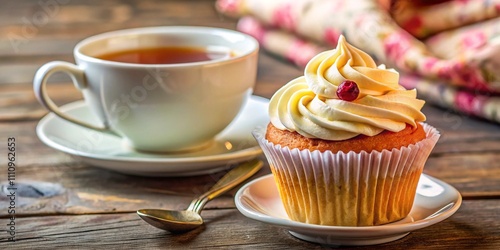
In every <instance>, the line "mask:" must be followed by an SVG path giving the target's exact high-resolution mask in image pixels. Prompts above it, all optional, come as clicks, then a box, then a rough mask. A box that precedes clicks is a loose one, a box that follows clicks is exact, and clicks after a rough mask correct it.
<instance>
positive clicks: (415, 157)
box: [254, 124, 440, 226]
mask: <svg viewBox="0 0 500 250" xmlns="http://www.w3.org/2000/svg"><path fill="white" fill-rule="evenodd" d="M422 125H423V127H424V130H425V132H426V135H427V137H426V138H425V139H424V140H422V141H420V142H418V143H416V144H413V145H409V146H407V147H402V148H400V149H392V150H390V151H389V150H383V151H382V152H379V151H372V152H370V153H367V152H364V151H363V152H361V153H355V152H349V153H343V152H339V153H332V152H330V151H325V152H320V151H318V150H316V151H309V150H298V149H290V148H288V147H281V146H280V145H275V144H273V143H271V142H269V141H267V140H266V139H265V128H262V129H258V130H256V131H255V132H254V136H255V138H256V139H257V141H258V143H259V144H260V146H261V147H262V150H263V152H264V154H265V156H266V158H267V159H268V161H269V164H270V166H271V170H272V172H273V175H274V179H275V181H276V184H277V186H278V189H279V192H280V196H281V200H282V202H283V205H284V207H285V210H286V212H287V214H288V216H289V217H290V219H292V220H295V221H300V222H305V223H311V224H319V225H335V226H371V225H380V224H385V223H389V222H393V221H397V220H400V219H402V218H404V217H406V216H407V215H408V213H409V212H410V210H411V207H412V205H413V200H414V197H415V193H416V188H417V184H418V181H419V178H420V175H421V173H422V171H423V168H424V164H425V162H426V161H427V158H428V157H429V154H430V152H431V151H432V149H433V148H434V146H435V145H436V143H437V141H438V139H439V136H440V135H439V132H438V131H437V130H436V129H435V128H433V127H432V126H430V125H428V124H422Z"/></svg>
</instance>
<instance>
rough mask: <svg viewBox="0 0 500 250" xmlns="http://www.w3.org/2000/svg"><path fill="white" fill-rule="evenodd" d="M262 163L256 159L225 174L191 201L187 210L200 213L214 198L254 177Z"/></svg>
mask: <svg viewBox="0 0 500 250" xmlns="http://www.w3.org/2000/svg"><path fill="white" fill-rule="evenodd" d="M262 165H263V162H262V161H261V160H258V159H253V160H251V161H248V162H245V163H242V164H240V165H239V166H237V167H235V168H233V169H231V171H229V172H228V173H227V174H225V175H224V176H223V177H222V178H221V179H220V180H219V181H217V183H215V185H214V186H213V187H212V188H210V190H208V191H207V192H206V193H204V194H202V195H201V196H200V197H199V198H198V199H196V200H193V201H192V202H191V204H190V205H189V207H188V209H187V210H190V211H193V212H196V213H198V214H199V213H200V212H201V210H202V209H203V207H204V206H205V204H206V203H207V202H209V201H211V200H212V199H214V198H215V197H218V196H219V195H221V194H223V193H225V192H227V191H229V190H231V189H232V188H234V187H235V186H237V185H238V184H240V183H241V182H243V181H244V180H246V179H248V178H249V177H250V176H252V175H254V174H255V173H256V172H257V171H259V170H260V168H261V167H262Z"/></svg>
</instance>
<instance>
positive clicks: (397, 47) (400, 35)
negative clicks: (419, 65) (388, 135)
mask: <svg viewBox="0 0 500 250" xmlns="http://www.w3.org/2000/svg"><path fill="white" fill-rule="evenodd" d="M383 43H384V50H385V54H386V56H387V58H388V59H389V60H392V61H393V62H394V63H396V64H397V65H399V66H400V67H404V55H405V53H406V52H407V51H408V50H409V49H411V43H410V35H408V33H406V32H394V33H392V34H390V35H389V36H387V37H386V38H385V40H384V41H383Z"/></svg>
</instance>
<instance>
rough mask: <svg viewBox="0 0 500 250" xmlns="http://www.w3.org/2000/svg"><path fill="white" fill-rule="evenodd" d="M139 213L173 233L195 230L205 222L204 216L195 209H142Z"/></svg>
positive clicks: (147, 220) (153, 223) (158, 226)
mask: <svg viewBox="0 0 500 250" xmlns="http://www.w3.org/2000/svg"><path fill="white" fill-rule="evenodd" d="M137 214H138V215H139V216H140V217H141V218H142V219H143V220H144V221H146V222H147V223H149V224H151V225H153V226H155V227H157V228H160V229H163V230H167V231H170V232H173V233H177V232H186V231H190V230H193V229H195V228H197V227H199V226H201V225H202V224H203V218H201V216H200V215H199V214H198V213H196V212H193V211H188V210H185V211H176V210H163V209H140V210H137Z"/></svg>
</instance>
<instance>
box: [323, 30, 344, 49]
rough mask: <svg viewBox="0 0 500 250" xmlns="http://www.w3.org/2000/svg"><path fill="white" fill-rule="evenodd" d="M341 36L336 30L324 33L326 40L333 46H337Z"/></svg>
mask: <svg viewBox="0 0 500 250" xmlns="http://www.w3.org/2000/svg"><path fill="white" fill-rule="evenodd" d="M340 34H341V33H340V32H339V31H338V30H337V29H335V28H327V29H326V30H325V33H324V40H325V41H326V43H328V44H329V45H331V46H337V43H338V41H339V37H340Z"/></svg>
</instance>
